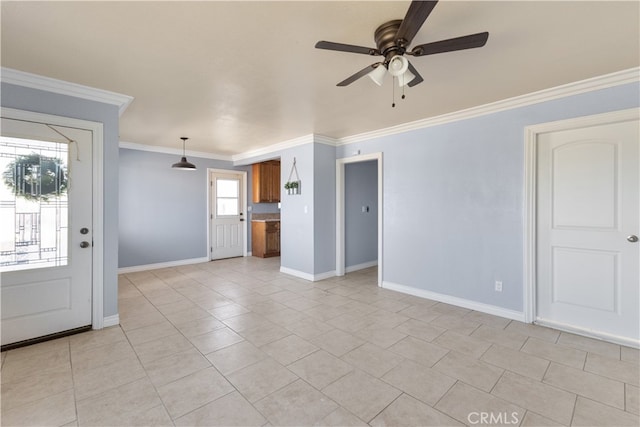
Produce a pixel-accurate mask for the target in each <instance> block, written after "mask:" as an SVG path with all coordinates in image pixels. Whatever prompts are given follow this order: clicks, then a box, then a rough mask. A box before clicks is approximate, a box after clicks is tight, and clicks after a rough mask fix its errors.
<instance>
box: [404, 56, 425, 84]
mask: <svg viewBox="0 0 640 427" xmlns="http://www.w3.org/2000/svg"><path fill="white" fill-rule="evenodd" d="M409 71H411V74H413V75H414V76H416V77H415V78H414V79H413V80H411V81H410V82H409V83H407V86H409V87H414V86H415V85H417V84H420V83H422V82H423V81H424V79H423V78H422V76H421V75H420V73H419V72H418V70H416V69H415V68H414V66H413V65H411V62H409Z"/></svg>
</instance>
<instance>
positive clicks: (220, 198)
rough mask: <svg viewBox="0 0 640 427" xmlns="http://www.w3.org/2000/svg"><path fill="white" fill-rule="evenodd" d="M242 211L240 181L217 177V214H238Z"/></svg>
mask: <svg viewBox="0 0 640 427" xmlns="http://www.w3.org/2000/svg"><path fill="white" fill-rule="evenodd" d="M239 212H240V181H239V180H237V179H223V178H217V179H216V216H218V217H220V216H236V215H238V213H239Z"/></svg>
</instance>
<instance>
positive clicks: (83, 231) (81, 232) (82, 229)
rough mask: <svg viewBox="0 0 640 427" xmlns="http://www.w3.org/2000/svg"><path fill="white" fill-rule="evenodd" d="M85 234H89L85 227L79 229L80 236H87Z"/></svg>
mask: <svg viewBox="0 0 640 427" xmlns="http://www.w3.org/2000/svg"><path fill="white" fill-rule="evenodd" d="M87 233H89V229H88V228H87V227H82V228H81V229H80V234H87Z"/></svg>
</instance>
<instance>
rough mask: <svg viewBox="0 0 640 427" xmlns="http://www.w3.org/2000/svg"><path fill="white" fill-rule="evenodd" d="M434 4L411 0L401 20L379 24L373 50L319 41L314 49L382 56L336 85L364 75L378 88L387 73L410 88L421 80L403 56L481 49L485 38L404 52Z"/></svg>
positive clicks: (475, 36)
mask: <svg viewBox="0 0 640 427" xmlns="http://www.w3.org/2000/svg"><path fill="white" fill-rule="evenodd" d="M437 3H438V2H437V1H416V0H414V1H412V2H411V5H410V6H409V10H407V14H406V16H405V17H404V19H394V20H392V21H388V22H385V23H384V24H382V25H380V26H379V27H378V28H377V29H376V31H375V33H374V40H375V42H376V46H377V48H371V47H363V46H354V45H350V44H343V43H334V42H328V41H319V42H318V43H316V46H315V47H316V48H318V49H327V50H337V51H340V52H351V53H361V54H364V55H372V56H377V55H380V56H383V57H384V60H382V61H380V62H376V63H374V64H371V65H368V66H367V67H365V68H363V69H362V70H360V71H358V72H357V73H355V74H353V75H351V76H349V77H347V78H346V79H344V80H343V81H341V82H340V83H338V84H337V86H347V85H350V84H351V83H353V82H355V81H356V80H358V79H359V78H361V77H363V76H366V75H368V76H369V77H370V78H371V79H372V80H373V81H374V82H375V83H376V84H377V85H378V86H381V85H382V81H383V79H384V76H385V74H386V73H387V72H389V74H391V75H392V76H394V77H397V78H398V84H399V85H400V86H405V85H407V86H409V87H413V86H415V85H417V84H419V83H421V82H422V81H423V80H424V79H423V78H422V76H420V73H418V71H417V70H416V69H415V68H414V67H413V65H411V63H410V62H409V60H408V59H407V58H405V56H404V55H405V54H407V55H411V56H426V55H434V54H436V53H444V52H453V51H456V50H464V49H472V48H476V47H482V46H484V45H485V43H486V42H487V39H488V38H489V33H488V32H486V31H485V32H483V33H477V34H470V35H468V36H461V37H455V38H452V39H446V40H440V41H437V42H431V43H425V44H421V45H418V46H415V47H413V49H411V50H408V48H409V46H410V45H411V42H412V41H413V38H414V37H415V35H416V34H417V33H418V31H419V30H420V27H422V24H423V23H424V21H426V19H427V18H428V17H429V14H430V13H431V11H432V10H433V8H434V7H435V6H436V4H437Z"/></svg>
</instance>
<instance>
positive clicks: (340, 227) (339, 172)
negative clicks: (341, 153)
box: [336, 152, 384, 286]
mask: <svg viewBox="0 0 640 427" xmlns="http://www.w3.org/2000/svg"><path fill="white" fill-rule="evenodd" d="M370 160H377V161H378V286H382V277H383V275H382V270H383V267H384V262H383V259H382V248H383V241H382V240H383V239H382V237H383V234H382V216H383V212H384V205H383V203H382V201H383V197H382V190H383V187H382V182H383V181H382V153H381V152H379V153H371V154H363V155H358V156H354V157H346V158H343V159H337V160H336V276H344V274H345V245H344V236H345V230H344V169H345V165H346V164H347V163H359V162H367V161H370Z"/></svg>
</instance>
